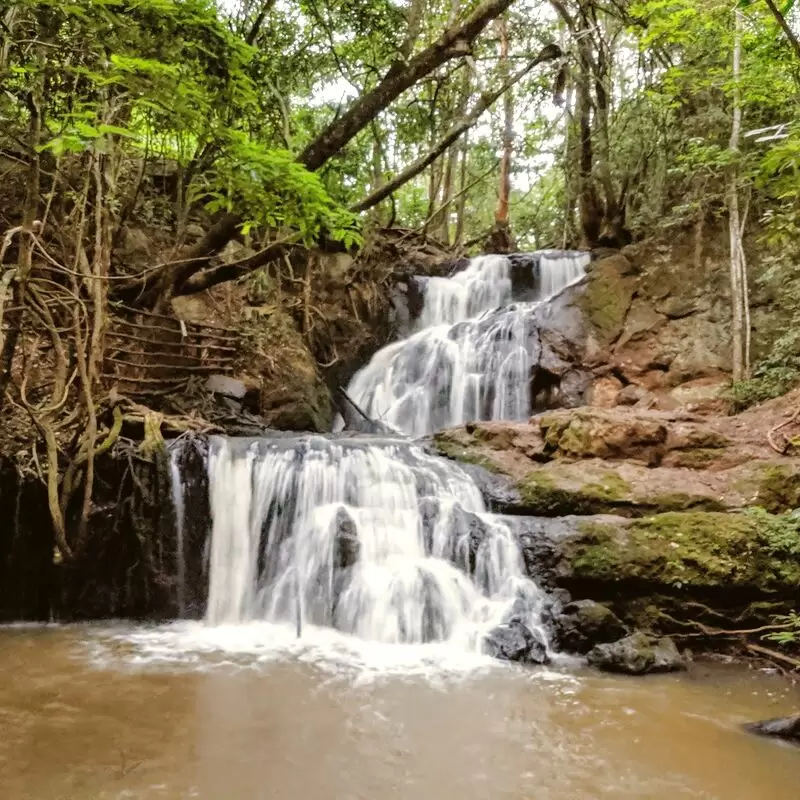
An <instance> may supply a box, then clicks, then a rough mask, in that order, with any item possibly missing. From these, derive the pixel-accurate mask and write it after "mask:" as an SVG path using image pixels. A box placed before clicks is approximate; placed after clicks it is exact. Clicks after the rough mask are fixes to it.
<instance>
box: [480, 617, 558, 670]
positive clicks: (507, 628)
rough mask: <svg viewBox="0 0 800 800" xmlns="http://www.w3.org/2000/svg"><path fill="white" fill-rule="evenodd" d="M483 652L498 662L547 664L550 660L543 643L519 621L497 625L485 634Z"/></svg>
mask: <svg viewBox="0 0 800 800" xmlns="http://www.w3.org/2000/svg"><path fill="white" fill-rule="evenodd" d="M483 650H484V652H485V653H487V654H488V655H490V656H492V657H493V658H497V659H499V660H500V661H515V662H518V663H522V664H547V663H548V662H549V661H550V658H549V657H548V655H547V648H546V647H545V645H544V642H543V641H542V640H541V638H539V637H538V636H537V635H536V634H535V633H534V632H533V631H532V630H530V628H528V627H527V626H526V625H524V624H523V623H522V622H520V621H519V620H512V621H511V622H507V623H504V624H503V625H498V626H497V627H496V628H493V629H492V630H491V631H489V633H488V634H486V637H485V638H484V640H483Z"/></svg>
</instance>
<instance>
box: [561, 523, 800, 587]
mask: <svg viewBox="0 0 800 800" xmlns="http://www.w3.org/2000/svg"><path fill="white" fill-rule="evenodd" d="M761 524H762V523H761V522H759V519H758V518H757V517H755V516H753V515H750V514H746V513H743V514H724V513H719V512H686V513H680V512H669V513H665V514H659V515H656V516H653V517H648V518H645V519H637V520H633V521H632V522H630V523H625V524H609V523H602V522H597V521H585V522H581V523H579V524H578V529H579V531H580V533H581V536H580V538H579V539H578V540H577V541H576V542H574V543H573V544H572V545H571V546H570V547H569V552H568V555H567V560H568V561H569V563H570V565H571V569H572V573H573V577H574V578H576V579H579V580H584V581H592V582H601V583H605V582H608V583H611V582H615V583H617V582H620V581H633V582H637V583H639V584H642V583H646V584H650V585H660V586H663V587H671V588H672V589H685V588H689V587H695V588H702V589H724V590H732V589H748V590H754V591H756V592H796V591H797V588H798V586H800V563H798V562H797V559H793V558H792V557H791V556H788V555H787V556H784V555H779V554H775V553H774V552H771V551H770V549H769V548H768V547H767V546H766V545H765V543H764V542H763V540H762V537H761V533H760V530H759V528H760V526H761Z"/></svg>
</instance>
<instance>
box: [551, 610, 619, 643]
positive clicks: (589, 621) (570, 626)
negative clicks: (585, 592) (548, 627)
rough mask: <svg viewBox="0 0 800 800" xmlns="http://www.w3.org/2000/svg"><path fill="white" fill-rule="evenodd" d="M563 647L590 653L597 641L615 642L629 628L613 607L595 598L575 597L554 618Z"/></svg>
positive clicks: (557, 636)
mask: <svg viewBox="0 0 800 800" xmlns="http://www.w3.org/2000/svg"><path fill="white" fill-rule="evenodd" d="M553 628H554V634H555V637H556V642H557V646H558V649H559V650H566V651H568V652H571V653H580V654H582V655H583V654H586V653H588V652H589V651H590V650H591V649H592V648H593V647H594V646H595V645H598V644H607V643H609V642H615V641H617V640H618V639H620V637H623V636H625V634H626V633H627V629H626V628H625V626H624V625H623V624H622V622H621V621H620V619H619V618H618V617H617V615H616V614H614V612H613V611H611V609H609V608H607V607H606V606H604V605H601V604H600V603H596V602H595V601H594V600H575V601H573V602H571V603H568V604H567V605H565V606H564V607H563V609H562V610H561V613H560V614H559V615H558V616H556V617H555V619H554V621H553Z"/></svg>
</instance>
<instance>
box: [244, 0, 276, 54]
mask: <svg viewBox="0 0 800 800" xmlns="http://www.w3.org/2000/svg"><path fill="white" fill-rule="evenodd" d="M274 5H275V0H267V2H266V3H264V5H263V6H261V11H259V12H258V16H257V17H256V18H255V20H254V22H253V26H252V27H251V28H250V32H249V33H248V34H247V36H246V37H245V41H246V42H247V44H249V45H251V46H252V45H254V44H255V42H256V39H257V38H258V34H259V33H261V26H262V25H263V24H264V20H266V18H267V14H269V12H270V11H272V9H273V7H274Z"/></svg>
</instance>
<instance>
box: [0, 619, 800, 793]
mask: <svg viewBox="0 0 800 800" xmlns="http://www.w3.org/2000/svg"><path fill="white" fill-rule="evenodd" d="M0 675H2V680H0V788H1V789H2V797H4V798H10V799H11V798H14V799H17V798H19V799H22V798H32V799H33V800H55V798H69V800H83V799H84V798H87V799H88V798H92V799H94V798H126V797H128V798H184V797H200V798H226V799H227V798H233V799H235V800H249V798H269V800H284V799H285V800H356V799H358V800H378V798H380V799H381V800H450V798H452V799H453V800H595V799H596V798H648V800H661V798H663V799H664V800H667V798H670V799H671V798H679V797H680V798H683V797H685V798H725V800H731V799H735V800H766V799H768V800H797V798H798V797H800V748H795V747H792V746H789V745H785V744H781V743H779V742H776V741H770V740H765V739H760V738H757V737H755V736H751V735H748V734H746V733H744V732H742V731H741V729H740V725H741V723H743V722H745V721H748V720H755V719H760V718H764V717H769V716H776V715H782V714H787V713H790V712H792V711H796V710H797V708H798V706H800V692H798V689H797V688H794V687H792V686H791V685H789V684H788V683H787V682H786V681H784V680H783V679H781V678H779V677H777V676H775V675H769V674H767V673H764V672H760V671H754V670H749V669H746V668H744V667H724V666H720V665H700V666H696V667H694V668H693V669H692V670H690V671H689V672H688V673H686V674H682V675H670V676H650V677H646V678H640V679H635V678H616V677H610V676H605V675H601V674H597V673H594V672H591V671H589V670H586V669H583V668H581V667H580V666H577V665H575V664H570V663H564V664H560V665H557V666H555V667H551V668H547V669H530V670H528V669H520V668H514V667H509V666H502V665H497V664H493V663H491V662H488V661H486V660H484V659H483V658H481V657H477V656H474V657H459V658H455V657H453V658H448V655H447V653H445V652H443V651H439V650H437V649H436V648H435V647H430V646H428V647H425V646H421V647H417V648H402V647H397V646H386V647H380V646H374V645H373V646H366V645H363V644H362V643H358V642H355V641H353V640H346V639H344V638H343V637H336V636H334V635H332V634H331V635H327V634H323V633H319V632H317V633H316V634H315V632H313V631H312V632H310V633H309V636H308V637H307V638H305V639H304V640H303V641H302V642H297V641H296V640H294V639H293V637H292V635H291V633H290V632H289V631H286V630H283V629H277V628H274V627H270V626H234V627H231V628H229V629H209V628H205V627H204V626H202V625H199V624H180V625H172V626H166V627H161V628H132V627H125V626H113V627H96V626H68V627H45V628H29V627H10V628H0Z"/></svg>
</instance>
